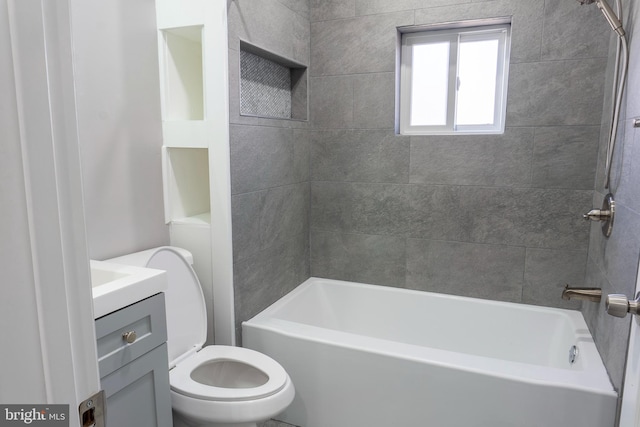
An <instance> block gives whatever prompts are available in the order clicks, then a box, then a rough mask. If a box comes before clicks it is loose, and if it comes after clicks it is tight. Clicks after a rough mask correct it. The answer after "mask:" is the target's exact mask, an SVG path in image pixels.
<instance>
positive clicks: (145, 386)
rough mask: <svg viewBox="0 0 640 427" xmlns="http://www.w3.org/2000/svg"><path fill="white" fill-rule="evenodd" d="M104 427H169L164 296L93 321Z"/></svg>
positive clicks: (150, 298) (169, 400) (144, 301)
mask: <svg viewBox="0 0 640 427" xmlns="http://www.w3.org/2000/svg"><path fill="white" fill-rule="evenodd" d="M96 337H97V340H98V365H99V369H100V384H101V387H102V389H103V390H104V392H105V399H106V427H129V426H131V427H172V426H173V421H172V418H171V395H170V389H169V368H168V366H169V362H168V360H167V344H166V341H167V323H166V315H165V306H164V294H163V293H160V294H157V295H154V296H152V297H149V298H147V299H144V300H142V301H140V302H138V303H136V304H133V305H130V306H128V307H125V308H123V309H121V310H118V311H115V312H113V313H110V314H107V315H106V316H103V317H100V318H98V319H96Z"/></svg>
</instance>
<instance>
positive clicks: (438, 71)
mask: <svg viewBox="0 0 640 427" xmlns="http://www.w3.org/2000/svg"><path fill="white" fill-rule="evenodd" d="M413 71H414V72H413V74H412V80H411V87H412V88H413V93H414V94H415V95H416V96H413V97H411V125H413V126H435V125H440V126H444V125H446V124H447V102H448V100H447V97H448V93H449V91H448V90H447V88H448V87H449V82H448V80H449V42H443V43H430V44H421V45H414V46H413Z"/></svg>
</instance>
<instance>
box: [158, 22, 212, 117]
mask: <svg viewBox="0 0 640 427" xmlns="http://www.w3.org/2000/svg"><path fill="white" fill-rule="evenodd" d="M202 28H203V27H202V26H201V25H196V26H190V27H178V28H170V29H164V30H161V34H162V38H161V40H160V43H162V45H161V49H160V52H161V58H160V60H161V70H162V71H161V85H162V97H163V100H162V101H163V102H162V105H163V112H162V115H163V119H164V120H204V118H205V108H204V95H203V94H204V80H203V67H202V56H203V55H202V32H203V31H202Z"/></svg>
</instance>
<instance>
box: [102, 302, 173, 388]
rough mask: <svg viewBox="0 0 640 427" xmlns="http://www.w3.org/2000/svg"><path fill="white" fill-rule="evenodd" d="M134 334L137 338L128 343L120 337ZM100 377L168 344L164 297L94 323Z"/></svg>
mask: <svg viewBox="0 0 640 427" xmlns="http://www.w3.org/2000/svg"><path fill="white" fill-rule="evenodd" d="M130 331H135V334H136V335H137V338H136V340H135V341H134V342H132V343H130V344H129V343H127V341H126V340H125V338H124V337H123V335H124V334H125V333H127V332H130ZM96 338H97V340H98V366H99V369H100V377H104V376H105V375H108V374H110V373H111V372H113V371H115V370H116V369H118V368H120V367H122V366H124V365H126V364H127V363H129V362H131V361H133V360H135V359H137V358H138V357H140V356H142V355H143V354H145V353H147V352H149V351H151V350H153V349H154V348H156V347H157V346H159V345H161V344H162V343H164V342H165V341H166V340H167V321H166V317H165V307H164V294H163V293H159V294H157V295H154V296H152V297H149V298H147V299H144V300H142V301H140V302H138V303H136V304H133V305H130V306H128V307H125V308H123V309H121V310H118V311H116V312H113V313H111V314H107V315H106V316H103V317H100V318H98V319H96Z"/></svg>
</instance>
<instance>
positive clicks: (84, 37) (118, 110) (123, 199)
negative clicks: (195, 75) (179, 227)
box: [71, 0, 169, 259]
mask: <svg viewBox="0 0 640 427" xmlns="http://www.w3.org/2000/svg"><path fill="white" fill-rule="evenodd" d="M71 13H72V31H73V39H74V72H75V80H76V102H77V106H78V123H79V124H78V126H79V130H78V132H79V139H80V149H81V155H82V169H83V185H84V197H85V214H86V221H87V235H88V240H89V242H88V243H89V255H90V257H91V258H92V259H106V258H110V257H113V256H116V255H122V254H125V253H130V252H135V251H139V250H142V249H147V248H150V247H154V246H160V245H164V244H168V242H169V236H168V229H167V227H166V225H165V224H164V213H163V202H162V171H161V157H160V156H161V146H162V124H161V117H160V92H159V91H160V88H159V77H158V56H157V55H158V54H157V49H158V44H157V36H156V21H155V20H156V15H155V2H154V0H114V1H106V2H105V1H97V0H85V1H76V2H74V4H73V7H72V11H71Z"/></svg>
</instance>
